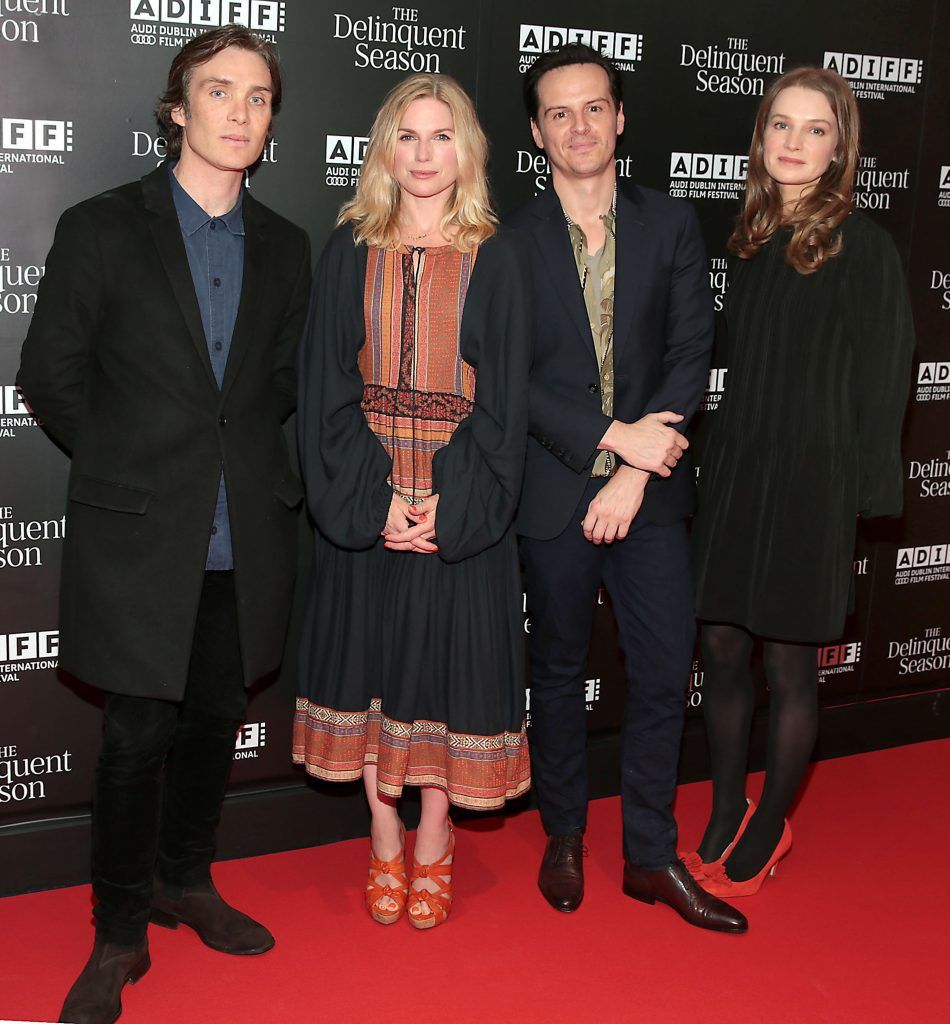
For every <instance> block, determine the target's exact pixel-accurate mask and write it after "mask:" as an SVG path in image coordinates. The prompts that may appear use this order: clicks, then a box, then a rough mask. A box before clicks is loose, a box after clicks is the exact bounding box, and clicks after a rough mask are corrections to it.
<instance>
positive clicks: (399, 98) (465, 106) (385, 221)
mask: <svg viewBox="0 0 950 1024" xmlns="http://www.w3.org/2000/svg"><path fill="white" fill-rule="evenodd" d="M429 97H431V98H432V99H437V100H439V101H440V102H442V103H444V104H445V105H446V106H447V107H448V108H449V109H450V110H451V111H452V117H453V118H454V123H455V150H456V153H457V155H458V166H459V176H458V181H456V183H455V185H454V186H453V188H452V196H451V198H450V199H449V202H448V205H447V207H446V210H445V216H444V217H443V218H442V223H441V224H440V225H439V230H440V231H441V232H442V233H443V234H446V233H447V232H448V233H452V232H454V239H453V243H452V244H453V245H454V246H455V247H456V248H457V249H461V250H462V251H463V252H465V251H469V250H471V249H472V248H474V247H475V246H476V245H480V244H481V243H482V242H484V241H485V240H486V239H488V238H491V236H492V235H493V234H494V233H495V225H496V224H497V219H496V217H495V214H494V213H493V212H492V208H491V200H490V198H489V194H488V177H487V175H486V171H485V165H486V164H487V162H488V141H487V140H486V138H485V133H484V132H483V131H482V128H481V125H480V124H479V123H478V117H477V116H476V114H475V107H474V106H473V104H472V101H471V100H470V99H469V97H468V94H467V93H466V92H465V90H464V89H463V88H462V87H461V86H460V85H459V84H458V82H456V81H455V79H454V78H450V77H449V76H448V75H431V74H417V75H410V76H409V77H408V78H405V79H403V80H402V81H401V82H400V83H399V84H398V85H397V86H395V87H394V88H393V89H392V90H390V92H389V93H388V95H387V96H386V98H385V99H384V100H383V105H382V106H381V107H380V108H379V113H378V114H377V115H376V120H375V122H374V123H373V127H372V128H371V129H370V133H369V142H368V144H367V146H366V155H365V157H364V158H363V173H362V174H361V175H360V182H359V185H358V186H357V188H356V195H355V196H354V197H353V198H352V199H351V200H349V202H347V203H344V204H343V207H342V209H341V210H340V214H339V216H338V217H337V221H336V222H337V224H347V223H351V224H352V225H353V236H354V238H355V239H356V241H357V242H365V243H366V245H368V246H373V247H379V248H382V249H385V248H387V247H389V246H394V245H397V244H398V243H399V223H398V222H399V200H400V196H401V195H402V193H401V191H400V188H399V183H398V182H397V181H396V179H395V178H394V177H393V175H392V167H393V156H394V154H395V152H396V136H397V135H398V132H399V122H400V120H401V119H402V116H403V114H404V113H405V112H406V108H407V107H408V106H409V104H410V103H412V102H413V100H418V99H425V98H429Z"/></svg>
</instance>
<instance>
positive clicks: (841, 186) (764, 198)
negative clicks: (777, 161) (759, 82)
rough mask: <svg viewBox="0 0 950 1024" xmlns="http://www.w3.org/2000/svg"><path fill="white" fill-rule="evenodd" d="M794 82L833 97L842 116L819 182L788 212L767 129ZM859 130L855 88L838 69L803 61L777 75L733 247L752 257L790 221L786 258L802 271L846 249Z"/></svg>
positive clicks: (755, 138) (758, 122)
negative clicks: (770, 158)
mask: <svg viewBox="0 0 950 1024" xmlns="http://www.w3.org/2000/svg"><path fill="white" fill-rule="evenodd" d="M791 86H798V87H799V88H802V89H813V90H815V92H820V93H821V94H822V95H823V96H824V97H825V98H826V99H827V100H828V103H829V105H830V107H831V109H832V112H833V113H834V116H835V119H836V121H837V122H838V144H837V146H836V147H835V154H834V157H833V159H832V161H831V163H830V164H829V166H828V168H827V170H826V171H825V173H824V174H823V175H822V176H821V178H820V179H819V181H818V183H817V184H816V185H815V187H814V188H813V189H812V190H811V191H810V192H808V193H807V194H806V195H805V196H804V197H803V198H802V199H801V200H800V201H799V202H798V203H797V204H796V205H795V208H794V209H793V210H792V211H791V213H789V212H787V211H785V210H783V206H782V195H781V192H780V191H779V187H778V184H777V183H776V182H775V180H774V179H773V178H772V176H771V175H770V174H769V172H768V171H767V170H766V169H765V132H766V128H767V127H768V122H769V117H770V115H771V113H772V106H773V104H774V103H775V99H776V97H777V96H778V94H779V93H780V92H781V91H782V90H783V89H788V88H790V87H791ZM860 133H861V127H860V119H859V116H858V104H857V102H856V100H855V98H854V93H853V92H852V91H851V87H850V86H849V85H848V83H847V82H846V81H845V80H844V79H843V78H842V77H841V76H840V75H839V74H837V73H836V72H834V71H830V70H828V69H827V68H815V67H803V68H796V69H795V70H794V71H789V72H787V73H786V74H784V75H782V76H781V78H776V79H775V81H774V82H772V84H771V85H770V86H769V87H768V89H766V91H765V95H764V96H763V97H762V102H761V103H760V104H759V110H758V113H757V114H756V118H755V129H754V130H753V132H752V145H751V147H750V149H749V167H748V173H747V175H746V190H745V203H744V204H743V207H742V212H741V213H740V214H739V220H738V222H737V224H736V227H735V230H734V231H733V232H732V235H731V237H730V238H729V249H730V251H731V252H734V253H735V254H736V255H737V256H738V257H739V258H740V259H744V260H748V259H752V257H753V256H755V254H756V253H757V252H758V251H759V249H761V248H762V246H763V245H765V243H766V242H767V241H768V240H769V239H770V238H771V237H772V235H773V234H775V232H776V231H777V230H778V229H779V228H780V227H790V228H791V229H792V237H791V238H790V239H789V241H788V245H787V246H786V248H785V261H786V262H787V263H790V264H791V265H792V266H793V267H794V268H795V269H796V270H797V271H798V273H799V274H813V273H814V272H815V271H816V270H819V269H821V267H822V266H824V264H825V263H826V262H827V261H828V260H830V259H833V258H834V257H835V256H837V255H838V254H839V253H840V252H841V232H840V231H838V228H840V227H841V224H842V223H843V221H844V220H845V218H846V217H847V216H848V214H849V213H850V212H851V207H852V203H853V191H854V176H855V173H856V171H857V169H858V143H859V141H860Z"/></svg>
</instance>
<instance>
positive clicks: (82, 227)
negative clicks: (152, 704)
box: [17, 165, 310, 700]
mask: <svg viewBox="0 0 950 1024" xmlns="http://www.w3.org/2000/svg"><path fill="white" fill-rule="evenodd" d="M244 226H245V249H244V278H243V283H242V290H241V301H240V307H239V310H238V315H237V321H236V323H235V326H234V333H233V336H232V341H231V350H230V354H229V358H228V363H227V368H226V370H225V375H224V380H223V384H222V386H221V388H220V389H219V388H218V385H217V383H216V382H215V379H214V374H213V373H212V369H211V361H210V358H209V355H208V346H207V343H206V340H205V336H204V331H203V328H202V324H201V314H200V311H199V307H198V301H197V298H196V296H195V290H194V285H193V282H192V278H191V272H190V270H189V267H188V259H187V256H186V253H185V248H184V244H183V241H182V237H181V230H180V228H179V224H178V217H177V214H176V211H175V205H174V201H173V199H172V194H171V188H170V182H169V180H168V169H167V167H166V166H164V165H163V166H160V167H159V168H157V169H156V170H155V171H153V172H152V173H150V174H148V175H146V176H145V177H144V178H143V179H142V180H141V181H137V182H133V183H131V184H128V185H124V186H122V187H121V188H117V189H113V190H110V191H108V192H104V193H102V194H101V195H99V196H96V197H94V198H92V199H89V200H87V201H85V202H83V203H80V204H79V205H78V206H75V207H72V208H71V209H69V210H67V211H66V212H65V213H64V214H63V216H62V217H61V218H60V221H59V224H58V226H57V229H56V236H55V239H54V242H53V248H52V250H51V251H50V254H49V256H48V258H47V261H46V273H45V276H44V278H43V280H42V282H41V284H40V288H39V295H38V298H37V304H36V312H35V314H34V317H33V321H32V324H31V326H30V331H29V334H28V336H27V339H26V341H25V343H24V345H23V352H22V357H21V365H20V372H19V375H18V377H17V383H18V384H19V386H20V387H21V388H22V390H23V393H24V395H25V396H26V399H27V401H28V403H29V404H30V407H31V408H32V409H33V411H34V412H35V414H36V415H37V417H38V418H39V419H40V420H41V421H42V422H43V424H44V426H45V428H46V429H47V431H48V432H49V433H50V434H51V435H52V436H53V437H54V438H55V439H56V440H57V441H58V442H59V443H60V444H61V445H62V446H63V447H64V448H65V449H66V450H67V451H68V452H69V453H70V454H71V456H72V466H71V470H70V477H69V494H68V510H67V535H66V542H65V546H64V550H63V571H62V585H61V591H60V664H61V666H62V667H63V668H64V669H66V670H67V671H69V672H71V673H73V674H74V675H76V676H78V677H79V678H80V679H82V680H84V681H86V682H88V683H91V684H92V685H94V686H97V687H100V688H102V689H104V690H108V691H111V692H115V693H124V694H130V695H134V696H145V697H159V698H164V699H168V700H178V699H180V698H181V697H182V695H183V693H184V688H185V681H186V678H187V672H188V662H189V656H190V651H191V643H192V635H193V631H194V623H195V618H196V614H197V609H198V600H199V597H200V594H201V588H202V583H203V579H204V570H205V560H206V557H207V549H208V540H209V535H210V529H211V525H212V518H213V515H214V507H215V499H216V495H217V490H218V480H219V477H220V474H221V471H222V468H223V471H224V476H225V481H226V485H227V492H228V510H229V515H230V522H231V535H232V542H233V550H234V580H235V589H236V594H237V606H238V620H239V626H240V638H241V640H240V642H241V655H242V660H243V664H244V678H245V683H246V684H249V683H251V682H253V681H254V680H255V679H257V678H259V677H260V676H262V675H265V674H266V673H268V672H269V671H271V670H272V669H274V668H275V667H276V666H277V665H278V664H279V663H280V658H281V653H282V648H283V642H284V637H285V632H286V628H287V619H288V615H289V610H290V603H291V597H292V592H293V581H294V571H295V564H296V552H295V544H296V518H297V517H296V512H295V509H296V507H297V505H298V504H299V502H300V500H301V498H302V494H303V491H302V488H301V485H300V481H299V480H298V478H297V476H296V475H295V473H294V472H293V469H292V467H291V462H290V458H289V454H288V451H287V445H286V442H285V439H284V434H283V430H282V427H281V424H282V422H283V421H284V420H285V419H286V418H287V417H288V416H289V415H290V413H291V412H292V411H293V408H294V405H295V399H296V375H295V369H294V366H295V357H296V347H297V342H298V339H299V337H300V334H301V330H302V326H303V322H304V319H305V316H306V308H307V298H308V294H309V281H310V248H309V243H308V240H307V236H306V234H305V233H304V232H303V231H302V230H301V229H300V228H298V227H295V226H294V225H293V224H291V223H290V222H288V221H286V220H284V219H283V218H281V217H279V216H278V215H277V214H275V213H273V212H272V211H271V210H269V209H267V207H265V206H263V205H262V204H261V203H259V202H257V201H256V200H255V199H254V198H253V197H252V196H251V194H250V193H248V194H247V195H246V196H245V199H244Z"/></svg>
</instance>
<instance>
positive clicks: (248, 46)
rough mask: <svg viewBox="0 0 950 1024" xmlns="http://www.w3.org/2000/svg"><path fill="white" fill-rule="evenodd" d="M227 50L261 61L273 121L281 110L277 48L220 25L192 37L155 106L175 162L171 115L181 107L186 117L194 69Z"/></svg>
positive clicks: (177, 129) (177, 135)
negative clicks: (268, 82) (268, 83)
mask: <svg viewBox="0 0 950 1024" xmlns="http://www.w3.org/2000/svg"><path fill="white" fill-rule="evenodd" d="M229 46H236V47H238V49H240V50H250V51H251V53H256V54H258V55H259V56H260V57H262V58H263V60H264V63H265V64H266V65H267V69H268V71H270V80H271V113H272V116H273V117H276V116H277V112H278V111H279V110H280V98H281V93H282V89H283V86H282V82H281V77H280V61H279V59H278V57H277V50H276V48H275V47H274V46H272V45H271V44H270V43H268V42H267V41H266V40H264V39H262V38H261V37H260V36H259V35H257V34H256V33H254V32H252V31H251V30H250V29H249V28H245V27H244V26H243V25H223V26H222V27H221V28H213V29H211V30H210V31H209V32H202V34H201V35H200V36H195V38H194V39H192V40H191V42H189V43H186V44H185V45H184V46H183V47H182V48H181V50H179V52H178V54H177V55H176V57H175V59H174V60H173V61H172V66H171V67H170V68H169V70H168V84H167V85H166V86H165V92H164V93H163V94H162V96H161V98H160V99H159V101H158V103H157V104H156V105H155V114H156V116H157V117H158V123H159V125H160V126H161V127H160V132H159V134H160V135H161V136H162V138H163V139H164V140H165V143H166V145H167V147H168V155H169V156H170V157H172V158H176V157H178V156H180V155H181V136H182V128H181V125H178V124H175V122H174V121H173V120H172V111H173V110H177V109H178V108H179V107H182V108H184V111H185V113H186V114H187V113H188V87H189V86H190V84H191V79H192V76H193V75H194V73H195V69H196V68H198V67H200V66H201V65H202V64H206V63H207V62H208V61H209V60H211V58H212V57H214V56H215V54H218V53H220V52H221V51H222V50H226V49H227V48H228V47H229ZM270 137H271V133H270V132H269V131H268V133H267V138H268V141H270Z"/></svg>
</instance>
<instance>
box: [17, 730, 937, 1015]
mask: <svg viewBox="0 0 950 1024" xmlns="http://www.w3.org/2000/svg"><path fill="white" fill-rule="evenodd" d="M948 769H950V741H939V742H934V743H924V744H918V745H915V746H910V747H903V748H899V749H896V750H888V751H882V752H878V753H874V754H866V755H861V756H858V757H850V758H843V759H841V760H836V761H825V762H823V763H821V764H819V765H817V766H816V767H815V771H814V774H813V775H812V778H811V780H810V783H809V786H808V790H807V792H806V794H805V797H804V799H803V800H802V801H801V804H800V806H799V808H798V809H797V811H796V812H795V815H794V818H793V820H792V826H793V829H794V836H795V844H794V846H793V849H792V852H791V854H790V856H789V857H788V858H787V859H786V860H785V861H784V862H783V863H782V864H781V866H780V867H779V871H778V875H777V877H776V878H774V879H771V880H769V881H768V882H767V883H766V884H765V886H764V887H763V889H762V891H761V892H760V893H759V895H758V896H756V897H754V898H750V899H745V900H742V901H737V905H740V906H741V908H742V910H743V911H744V912H745V913H746V914H747V915H748V917H749V920H750V930H749V933H748V934H747V935H745V936H738V937H735V936H724V935H715V934H710V933H706V932H702V931H700V930H698V929H694V928H690V927H689V926H688V925H686V924H685V923H683V922H682V921H680V919H679V918H678V917H677V916H675V915H674V914H673V912H672V911H670V910H668V909H667V908H666V907H662V906H656V907H648V906H645V905H643V904H640V903H637V902H635V901H633V900H630V899H627V898H625V897H623V896H622V895H621V893H620V887H619V882H620V870H621V863H620V819H619V806H618V802H617V800H615V799H610V800H601V801H597V802H596V803H594V804H592V806H591V815H590V826H589V829H588V835H587V843H588V846H589V847H590V857H589V859H588V861H587V869H586V870H587V895H586V899H585V901H584V905H583V906H582V907H581V909H580V910H579V911H578V912H577V913H576V914H574V915H571V916H567V915H559V914H556V913H555V912H554V911H553V910H551V909H549V908H548V906H547V905H546V904H545V903H544V902H543V900H542V898H541V896H540V895H539V893H538V892H537V889H536V887H535V874H536V870H537V861H538V857H539V855H540V851H541V847H542V836H541V829H540V824H539V822H538V819H537V816H536V815H535V814H523V815H521V816H520V817H517V818H514V819H512V820H509V821H506V822H504V823H501V822H500V821H498V820H490V819H486V820H484V821H480V822H478V823H476V824H475V825H465V826H463V827H462V828H461V829H460V830H459V836H458V840H459V842H458V854H457V864H458V867H457V875H456V877H457V880H458V884H459V890H458V891H459V895H458V901H457V904H456V907H455V909H454V911H453V913H452V917H451V918H450V919H449V922H448V924H447V925H446V926H445V927H443V928H439V929H436V930H435V931H433V932H429V933H416V932H415V931H414V930H413V929H412V928H410V927H409V925H408V924H407V923H406V922H404V921H401V922H399V924H397V925H395V926H394V927H392V928H383V927H381V926H380V925H377V924H375V923H374V922H373V921H371V920H370V918H369V916H368V915H367V914H366V913H365V911H364V910H363V909H362V905H361V885H362V878H363V871H364V860H365V856H366V849H367V843H366V841H365V840H356V841H353V842H348V843H339V844H336V845H333V846H325V847H320V848H316V849H311V850H300V851H297V852H293V853H282V854H274V855H271V856H267V857H257V858H253V859H250V860H245V861H231V862H229V863H225V864H221V865H219V866H218V867H217V868H216V869H215V875H216V878H217V881H218V885H219V888H220V889H221V890H222V892H223V893H224V894H225V895H226V896H229V897H231V898H232V900H233V901H234V902H236V903H238V904H239V905H240V906H241V907H242V909H245V910H247V911H248V912H250V913H251V914H254V915H255V916H258V917H259V918H261V919H262V920H264V921H266V922H267V924H268V925H269V926H270V927H271V928H272V930H273V931H274V932H275V934H276V935H277V940H278V944H277V947H276V948H275V949H274V950H273V952H271V953H268V954H266V955H265V956H262V957H255V958H248V959H241V958H238V957H227V956H224V955H222V954H219V953H215V952H213V951H212V950H210V949H207V948H206V947H205V946H203V945H202V944H201V943H200V942H199V940H198V939H197V937H196V936H195V935H194V933H193V932H191V931H190V930H189V929H187V928H182V929H179V931H177V932H170V931H166V930H164V929H162V928H156V927H152V928H151V930H150V936H149V940H150V943H151V949H152V962H153V966H152V969H151V971H150V972H149V973H148V974H147V975H146V976H145V978H143V979H142V981H141V982H140V984H139V985H137V986H135V987H129V986H127V987H126V989H125V999H124V1002H125V1013H124V1014H123V1017H122V1022H123V1024H125V1022H126V1021H128V1022H129V1024H135V1022H140V1024H159V1022H161V1024H168V1022H176V1021H182V1022H196V1024H197V1022H200V1024H217V1022H222V1024H223V1022H228V1024H233V1022H253V1024H271V1022H298V1021H300V1022H304V1021H306V1022H310V1021H320V1022H324V1021H327V1022H333V1024H368V1022H379V1024H390V1022H392V1024H401V1022H410V1021H411V1022H414V1024H430V1022H431V1024H436V1022H438V1024H475V1022H479V1024H481V1022H493V1024H495V1022H497V1024H509V1022H519V1024H534V1022H538V1024H541V1022H544V1024H551V1022H562V1021H563V1022H567V1021H571V1022H581V1024H587V1022H597V1024H615V1022H616V1024H619V1022H628V1021H630V1022H633V1021H636V1022H645V1024H674V1022H675V1024H679V1022H683V1024H687V1022H690V1024H693V1022H695V1024H719V1022H730V1024H733V1022H738V1024H745V1022H755V1024H785V1022H788V1024H815V1022H829V1024H849V1022H855V1024H901V1022H908V1024H910V1022H914V1024H920V1022H931V1021H934V1022H936V1021H945V1020H947V1019H948V1005H950V1003H948V996H947V977H948V960H950V928H948V922H950V881H948V872H947V866H946V861H945V859H944V858H945V856H946V852H947V850H950V815H948V808H950V770H948ZM759 785H760V780H759V779H756V780H755V784H754V789H756V790H757V789H758V786H759ZM751 795H753V796H754V795H755V793H754V792H753V793H752V794H751ZM708 802H709V786H708V784H705V783H701V784H697V785H693V786H684V787H682V788H681V789H680V791H679V797H678V801H677V816H678V818H679V821H680V826H681V831H682V836H683V839H684V841H690V842H695V841H696V840H697V839H698V835H699V832H700V830H701V828H702V825H703V823H704V815H705V813H706V811H707V809H708ZM89 909H90V895H89V888H88V886H82V887H78V888H74V889H64V890H60V891H58V892H51V893H37V894H34V895H30V896H19V897H14V898H10V899H6V900H0V929H2V932H0V934H2V936H3V940H2V941H3V953H2V956H0V1017H2V1018H7V1019H17V1020H27V1021H53V1020H55V1019H56V1017H57V1015H58V1013H59V1009H60V1006H61V1003H62V999H63V996H64V994H65V992H66V990H67V988H68V987H69V985H70V983H71V982H72V980H73V978H74V977H75V975H76V974H77V973H78V971H79V969H80V967H81V966H82V964H83V962H84V961H85V958H86V956H87V955H88V951H89V948H90V947H91V944H92V937H93V934H92V929H91V927H90V926H89Z"/></svg>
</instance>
